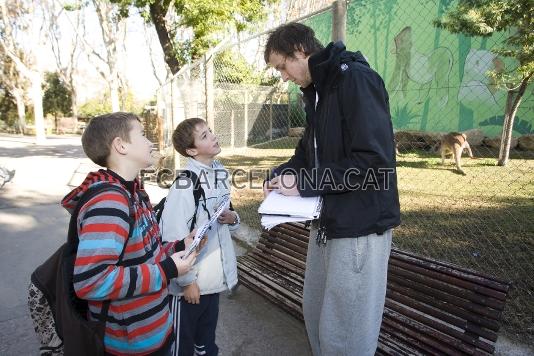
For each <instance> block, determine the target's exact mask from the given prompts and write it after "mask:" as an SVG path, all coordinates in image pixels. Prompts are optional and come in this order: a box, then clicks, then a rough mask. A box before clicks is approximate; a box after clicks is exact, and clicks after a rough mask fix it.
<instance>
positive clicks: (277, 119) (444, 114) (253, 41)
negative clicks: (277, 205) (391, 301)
mask: <svg viewBox="0 0 534 356" xmlns="http://www.w3.org/2000/svg"><path fill="white" fill-rule="evenodd" d="M455 4H456V2H455V1H448V0H435V1H431V0H426V1H425V0H403V1H397V0H375V1H366V0H359V1H351V2H350V3H348V6H347V11H346V37H345V43H346V45H347V48H348V49H350V50H360V51H361V52H362V53H363V54H364V56H365V57H366V58H367V59H368V61H369V64H370V65H371V67H372V68H373V69H375V70H376V71H377V72H378V73H380V75H381V76H382V77H383V78H384V82H385V83H386V87H387V88H388V91H389V94H390V108H391V115H392V121H393V124H394V129H395V136H396V140H397V147H398V151H399V152H398V155H397V167H398V168H397V170H398V180H399V190H400V200H401V210H402V221H403V224H402V226H401V227H399V228H398V229H396V231H395V237H394V244H395V246H396V247H398V248H401V249H404V250H409V251H413V252H415V253H418V254H421V255H425V256H429V257H432V258H437V259H440V260H444V261H447V262H450V263H454V264H457V265H461V266H464V267H468V268H471V269H474V270H477V271H480V272H483V273H487V274H490V275H494V276H497V277H499V278H502V279H505V280H509V281H512V283H513V287H512V291H511V293H510V295H509V300H508V303H507V309H506V312H505V316H504V325H505V329H506V331H507V334H508V335H509V336H512V337H516V338H518V339H521V340H522V341H526V342H528V343H529V344H531V345H532V344H534V327H533V325H534V295H533V293H534V278H532V275H534V263H533V261H534V128H533V124H534V110H533V109H534V88H533V86H532V85H531V86H530V87H529V88H528V90H527V93H526V95H525V97H524V98H523V102H522V104H521V107H520V109H519V111H518V113H517V116H516V119H515V125H514V139H513V142H512V149H511V153H510V157H511V159H510V162H509V163H508V165H507V166H506V167H499V166H497V165H496V162H497V157H498V147H499V143H500V136H501V131H502V125H503V115H504V107H505V102H506V92H505V91H504V90H503V89H502V88H501V87H500V86H499V83H497V82H495V81H494V80H493V79H491V77H490V76H488V71H490V70H495V71H508V70H511V69H513V68H514V66H515V63H514V62H513V61H512V60H510V59H507V58H501V57H499V56H497V55H495V54H493V53H492V52H491V49H492V48H493V47H495V46H497V45H500V44H501V42H502V41H503V39H504V38H505V37H506V36H507V35H508V34H504V33H503V34H499V35H495V36H493V37H490V38H468V37H465V36H462V35H453V34H450V33H449V32H447V31H445V30H440V29H437V28H435V27H434V26H433V25H432V21H433V20H434V19H436V18H439V17H441V16H442V15H443V14H444V13H445V11H446V10H447V9H448V8H450V7H451V6H454V5H455ZM298 21H300V22H302V23H304V24H306V25H308V26H310V27H312V28H313V29H314V30H315V32H316V36H317V37H318V38H319V39H320V40H321V41H322V42H323V43H324V44H327V43H328V42H329V41H330V40H331V37H332V28H333V27H335V26H336V24H335V23H336V20H335V19H334V18H333V11H332V8H330V7H327V8H324V9H323V10H319V11H316V12H315V13H313V14H312V15H310V16H308V17H305V18H301V19H299V20H298ZM333 23H334V25H333ZM267 36H268V34H265V33H263V34H258V35H255V36H252V37H251V38H249V39H247V40H245V41H241V42H239V43H234V44H223V45H220V46H219V47H218V48H215V49H213V50H211V51H210V52H209V53H208V54H207V55H206V56H205V57H204V58H202V60H200V61H198V62H196V63H193V64H191V65H189V66H187V67H186V68H183V69H182V70H181V71H180V72H179V73H178V74H177V75H176V76H175V77H174V78H173V79H172V80H171V81H170V82H169V83H168V84H166V85H165V86H164V87H162V88H160V90H159V91H158V104H157V115H155V116H156V117H157V118H158V122H159V124H158V125H159V127H160V129H159V130H160V134H159V138H158V141H159V142H160V150H161V151H162V153H163V154H165V155H167V156H168V157H170V158H169V159H167V160H166V164H167V165H168V166H169V167H173V168H174V167H179V166H180V165H183V163H184V161H183V159H181V158H179V157H177V156H175V155H174V153H173V150H172V143H171V135H172V130H173V128H174V127H175V126H176V125H177V124H178V123H179V122H180V121H181V120H183V119H185V118H189V117H202V118H206V119H207V121H208V123H209V125H210V126H211V127H212V129H213V130H214V132H215V133H216V134H217V136H218V138H219V142H220V144H221V146H222V147H223V149H222V153H221V155H220V159H221V161H222V162H223V163H224V164H225V166H226V167H227V168H228V169H229V170H230V171H231V172H233V174H234V175H233V184H234V189H233V192H232V197H233V202H234V205H235V207H236V209H237V210H238V211H239V213H240V215H241V217H242V220H243V222H244V223H245V224H247V225H248V226H249V227H251V228H254V229H260V226H259V217H258V214H257V208H258V206H259V204H260V202H261V200H262V198H263V194H262V191H261V183H262V181H263V179H264V177H265V172H266V170H267V169H269V168H271V167H273V166H276V165H277V164H280V163H282V162H285V161H286V160H287V159H288V158H289V157H290V156H291V155H292V153H293V151H294V148H295V146H296V144H297V142H298V140H299V136H300V135H301V134H302V131H303V129H302V127H303V126H304V123H305V116H304V112H303V103H302V98H301V95H300V90H299V88H298V87H296V86H295V85H293V84H292V83H282V82H281V80H280V79H279V77H278V75H277V74H276V73H275V72H274V71H273V70H272V69H269V68H267V67H266V65H265V63H264V60H263V50H264V45H265V42H266V39H267ZM449 132H463V133H465V134H466V136H467V140H468V142H469V144H470V146H471V148H472V151H473V156H474V157H475V158H474V159H471V158H468V157H467V156H466V155H464V156H463V157H462V166H463V170H464V172H465V173H466V175H462V174H459V172H458V171H457V170H456V167H455V166H454V165H453V161H452V160H451V159H450V158H448V159H447V160H446V161H445V164H444V165H442V164H441V157H440V152H439V147H440V141H441V139H442V137H443V136H444V135H445V134H446V133H449Z"/></svg>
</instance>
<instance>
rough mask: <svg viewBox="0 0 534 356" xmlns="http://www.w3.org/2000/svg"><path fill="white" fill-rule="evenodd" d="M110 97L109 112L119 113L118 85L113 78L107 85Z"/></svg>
mask: <svg viewBox="0 0 534 356" xmlns="http://www.w3.org/2000/svg"><path fill="white" fill-rule="evenodd" d="M109 89H110V95H111V111H112V112H117V111H121V105H120V97H119V83H118V80H117V78H116V76H115V78H110V83H109Z"/></svg>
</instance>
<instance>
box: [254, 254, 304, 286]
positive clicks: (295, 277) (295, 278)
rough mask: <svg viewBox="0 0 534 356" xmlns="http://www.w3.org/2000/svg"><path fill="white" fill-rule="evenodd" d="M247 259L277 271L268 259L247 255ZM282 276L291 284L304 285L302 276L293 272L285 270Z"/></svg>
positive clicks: (274, 264)
mask: <svg viewBox="0 0 534 356" xmlns="http://www.w3.org/2000/svg"><path fill="white" fill-rule="evenodd" d="M269 257H271V256H269ZM247 259H248V260H253V261H254V262H256V263H257V264H262V265H264V266H266V267H267V268H271V269H272V270H279V268H278V266H277V264H276V263H274V262H272V261H271V260H270V259H267V258H258V256H256V255H247ZM279 261H280V260H279ZM280 262H284V261H280ZM284 276H285V277H286V278H288V279H290V280H291V281H293V283H298V284H300V285H303V284H304V276H303V275H302V274H300V273H295V272H293V271H291V270H289V269H287V270H285V271H284Z"/></svg>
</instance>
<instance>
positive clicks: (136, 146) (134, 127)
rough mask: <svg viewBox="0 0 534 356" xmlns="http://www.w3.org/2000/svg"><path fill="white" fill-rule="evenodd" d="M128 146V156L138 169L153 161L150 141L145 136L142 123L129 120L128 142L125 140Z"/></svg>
mask: <svg viewBox="0 0 534 356" xmlns="http://www.w3.org/2000/svg"><path fill="white" fill-rule="evenodd" d="M125 145H127V147H128V153H127V155H128V158H129V159H130V160H132V161H133V162H134V163H135V164H136V165H138V167H139V169H141V168H146V167H148V166H151V165H153V164H154V163H155V157H154V156H153V155H152V146H153V144H152V142H150V141H149V140H148V139H147V138H146V137H145V129H144V128H143V125H142V124H141V123H140V122H139V121H137V120H135V121H131V122H130V142H125Z"/></svg>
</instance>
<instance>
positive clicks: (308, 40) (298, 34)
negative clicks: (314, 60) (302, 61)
mask: <svg viewBox="0 0 534 356" xmlns="http://www.w3.org/2000/svg"><path fill="white" fill-rule="evenodd" d="M323 48H324V46H323V45H322V44H321V42H319V40H318V39H317V38H315V32H313V30H312V29H311V28H309V27H308V26H306V25H303V24H301V23H297V22H291V23H288V24H285V25H282V26H280V27H278V28H277V29H275V30H274V31H273V32H271V34H270V35H269V38H268V39H267V44H266V45H265V52H264V53H263V57H264V58H265V63H269V56H270V55H271V53H273V52H276V53H279V54H281V55H283V56H285V57H291V58H295V52H296V51H301V52H303V53H304V54H305V55H306V56H309V55H312V54H314V53H316V52H319V51H320V50H322V49H323Z"/></svg>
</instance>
